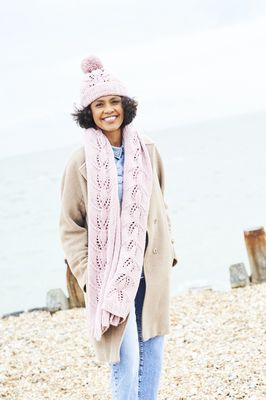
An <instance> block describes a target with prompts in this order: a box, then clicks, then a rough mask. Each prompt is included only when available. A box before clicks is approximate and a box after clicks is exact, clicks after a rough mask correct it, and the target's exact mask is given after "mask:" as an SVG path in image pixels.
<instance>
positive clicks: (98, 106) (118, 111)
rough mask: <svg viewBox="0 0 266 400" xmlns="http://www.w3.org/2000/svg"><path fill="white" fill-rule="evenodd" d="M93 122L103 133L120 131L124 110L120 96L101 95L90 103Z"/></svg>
mask: <svg viewBox="0 0 266 400" xmlns="http://www.w3.org/2000/svg"><path fill="white" fill-rule="evenodd" d="M90 108H91V112H92V117H93V120H94V122H95V124H96V125H97V126H98V128H100V129H101V130H102V131H103V132H104V133H111V132H115V131H120V127H121V125H122V123H123V120H124V110H123V106H122V101H121V97H120V96H115V95H112V96H102V97H99V98H98V99H96V100H95V101H93V102H92V103H91V105H90Z"/></svg>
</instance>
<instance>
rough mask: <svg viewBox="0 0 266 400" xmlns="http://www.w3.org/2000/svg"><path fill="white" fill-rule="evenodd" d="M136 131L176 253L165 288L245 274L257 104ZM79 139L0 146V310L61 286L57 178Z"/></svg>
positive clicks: (216, 283)
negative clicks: (48, 145) (11, 151)
mask: <svg viewBox="0 0 266 400" xmlns="http://www.w3.org/2000/svg"><path fill="white" fill-rule="evenodd" d="M142 133H143V134H145V135H147V136H149V137H150V138H151V139H152V140H154V142H155V143H156V146H157V148H158V150H159V152H160V154H161V157H162V160H163V163H164V169H165V178H166V189H165V194H164V196H165V202H166V204H167V206H168V208H169V212H170V216H171V223H172V236H173V238H174V239H175V247H176V253H177V257H178V264H177V265H176V266H175V267H174V268H173V269H172V279H171V293H172V295H176V294H181V293H184V292H186V291H187V290H189V289H198V288H202V287H210V288H213V289H214V290H221V291H227V290H230V274H229V267H230V265H232V264H235V263H239V262H243V263H244V264H245V267H246V270H247V272H248V274H250V266H249V260H248V256H247V251H246V247H245V242H244V230H249V229H253V228H255V227H259V226H263V227H264V226H265V225H266V156H265V149H266V113H265V112H261V113H254V114H242V115H237V116H232V117H224V118H220V119H214V120H210V121H205V122H201V123H195V124H185V125H179V126H176V127H171V128H167V129H158V130H156V129H154V130H152V131H145V132H142ZM81 145H82V144H81V141H80V142H79V141H78V140H77V142H76V143H72V144H68V145H67V146H64V147H57V148H54V149H46V150H42V151H32V152H23V153H22V154H15V155H10V156H5V155H4V154H0V182H1V186H0V239H1V246H0V247H1V250H0V276H1V279H0V315H2V314H5V313H11V312H14V311H20V310H25V311H26V310H28V309H29V308H34V307H43V306H45V305H46V295H47V292H48V291H49V290H50V289H55V288H61V289H62V290H63V291H64V292H65V294H66V295H68V294H67V287H66V265H65V263H64V254H63V250H62V247H61V243H60V238H59V231H58V223H59V213H60V185H61V178H62V174H63V171H64V168H65V165H66V163H67V160H68V158H69V156H70V155H71V153H72V151H74V150H75V149H76V148H78V147H79V146H81ZM0 153H1V151H0Z"/></svg>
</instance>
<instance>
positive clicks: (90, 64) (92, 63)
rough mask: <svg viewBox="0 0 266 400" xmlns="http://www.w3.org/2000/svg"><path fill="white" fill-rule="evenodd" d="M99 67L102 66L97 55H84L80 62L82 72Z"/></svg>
mask: <svg viewBox="0 0 266 400" xmlns="http://www.w3.org/2000/svg"><path fill="white" fill-rule="evenodd" d="M100 68H103V65H102V62H101V60H100V59H99V58H98V57H95V56H90V57H86V58H84V60H83V61H82V62H81V69H82V71H83V72H84V74H86V73H88V72H92V71H94V70H96V69H100Z"/></svg>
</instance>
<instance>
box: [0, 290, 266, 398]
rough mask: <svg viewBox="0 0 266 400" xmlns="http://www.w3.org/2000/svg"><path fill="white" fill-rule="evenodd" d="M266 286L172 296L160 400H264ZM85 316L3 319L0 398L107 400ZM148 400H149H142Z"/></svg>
mask: <svg viewBox="0 0 266 400" xmlns="http://www.w3.org/2000/svg"><path fill="white" fill-rule="evenodd" d="M265 305H266V283H263V284H260V285H250V286H247V287H244V288H238V289H232V290H230V291H226V292H221V291H214V290H212V289H208V288H205V289H194V290H192V289H191V290H189V291H187V292H186V293H183V294H180V295H178V296H175V297H172V301H171V333H170V334H169V335H167V336H166V340H165V356H164V365H163V372H162V378H161V385H160V392H159V396H158V400H188V399H191V400H192V399H193V400H201V399H202V400H216V399H219V400H220V399H221V400H222V399H234V400H238V399H249V400H262V399H266V312H265ZM85 321H86V319H85V309H84V308H73V309H70V310H65V311H59V312H56V313H53V314H50V313H49V312H47V311H34V312H25V313H22V314H20V315H19V316H17V317H14V316H12V317H7V318H2V319H1V320H0V330H1V334H0V359H1V362H0V398H1V399H5V400H42V399H50V400H57V399H60V400H90V399H94V400H109V399H110V400H111V395H110V375H109V367H108V365H106V364H100V363H97V361H96V360H95V358H94V354H93V349H92V347H91V345H90V344H89V343H88V340H87V333H86V324H85ZM147 400H148V399H147Z"/></svg>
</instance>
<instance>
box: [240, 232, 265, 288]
mask: <svg viewBox="0 0 266 400" xmlns="http://www.w3.org/2000/svg"><path fill="white" fill-rule="evenodd" d="M244 238H245V243H246V248H247V253H248V258H249V264H250V270H251V277H250V278H251V282H252V283H261V282H266V234H265V231H264V228H263V227H262V226H260V227H257V228H253V229H250V230H245V231H244Z"/></svg>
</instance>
